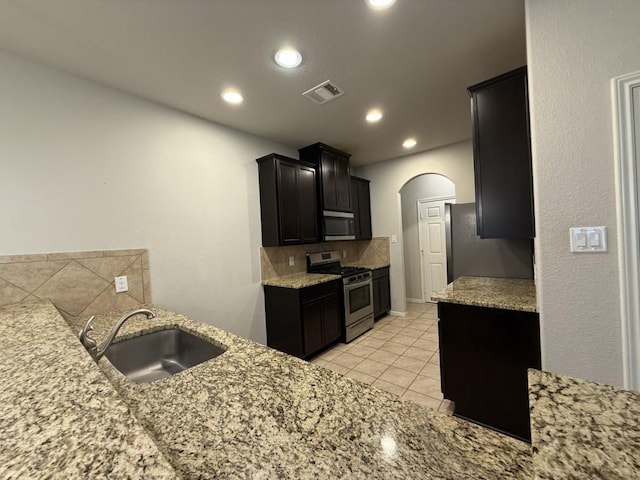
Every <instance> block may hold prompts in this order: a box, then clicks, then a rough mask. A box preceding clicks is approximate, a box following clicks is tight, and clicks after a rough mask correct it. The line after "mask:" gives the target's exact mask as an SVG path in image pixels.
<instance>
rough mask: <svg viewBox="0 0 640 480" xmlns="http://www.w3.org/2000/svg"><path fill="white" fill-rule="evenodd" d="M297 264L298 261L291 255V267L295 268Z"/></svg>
mask: <svg viewBox="0 0 640 480" xmlns="http://www.w3.org/2000/svg"><path fill="white" fill-rule="evenodd" d="M295 264H296V259H295V257H294V256H293V255H289V266H290V267H293V266H294V265H295Z"/></svg>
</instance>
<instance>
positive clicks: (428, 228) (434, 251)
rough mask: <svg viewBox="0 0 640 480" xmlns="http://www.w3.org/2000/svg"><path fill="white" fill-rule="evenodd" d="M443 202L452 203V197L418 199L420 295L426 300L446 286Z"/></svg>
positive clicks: (429, 300) (429, 299)
mask: <svg viewBox="0 0 640 480" xmlns="http://www.w3.org/2000/svg"><path fill="white" fill-rule="evenodd" d="M445 202H449V203H453V202H454V199H453V198H444V199H439V200H418V223H419V225H420V228H419V231H420V254H421V257H422V258H421V262H422V295H423V300H424V301H426V302H431V296H432V295H433V294H435V293H436V292H439V291H441V290H442V289H443V288H444V287H446V286H447V248H446V245H447V244H446V240H445V226H444V204H445Z"/></svg>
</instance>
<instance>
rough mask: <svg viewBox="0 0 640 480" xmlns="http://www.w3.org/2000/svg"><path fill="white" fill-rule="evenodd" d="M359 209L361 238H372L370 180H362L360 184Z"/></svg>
mask: <svg viewBox="0 0 640 480" xmlns="http://www.w3.org/2000/svg"><path fill="white" fill-rule="evenodd" d="M358 210H359V212H358V213H359V223H360V238H362V239H365V240H370V239H371V237H372V232H371V196H370V194H369V182H360V184H359V185H358Z"/></svg>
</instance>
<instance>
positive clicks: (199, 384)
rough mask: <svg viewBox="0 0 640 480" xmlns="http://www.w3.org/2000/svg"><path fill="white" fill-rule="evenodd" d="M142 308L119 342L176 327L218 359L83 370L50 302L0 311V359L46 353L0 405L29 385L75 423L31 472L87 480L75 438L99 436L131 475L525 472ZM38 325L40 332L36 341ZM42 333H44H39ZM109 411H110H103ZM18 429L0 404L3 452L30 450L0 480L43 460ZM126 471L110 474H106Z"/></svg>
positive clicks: (321, 377) (481, 448) (402, 412)
mask: <svg viewBox="0 0 640 480" xmlns="http://www.w3.org/2000/svg"><path fill="white" fill-rule="evenodd" d="M151 308H152V309H153V310H154V311H156V312H157V314H158V317H157V318H155V319H152V320H147V319H146V318H144V317H142V316H137V317H134V318H132V319H131V320H129V322H128V323H126V324H125V325H124V326H123V328H122V329H121V331H120V333H119V335H118V338H120V339H125V338H129V337H132V336H137V335H140V334H142V333H145V332H149V331H151V330H157V329H164V328H168V327H173V326H179V327H180V328H182V329H184V330H188V331H189V332H191V333H193V334H195V335H197V336H200V337H203V338H205V339H208V340H209V341H212V342H213V343H216V344H218V345H221V346H223V347H225V348H226V349H227V350H226V352H225V353H224V354H222V355H220V356H219V357H216V358H215V359H213V360H211V361H208V362H205V363H203V364H200V365H198V366H195V367H193V368H191V369H189V370H187V371H184V372H181V373H179V374H177V375H175V376H173V377H170V378H167V379H164V380H160V381H157V382H154V383H147V384H134V383H132V382H130V381H129V380H127V379H126V378H124V377H123V376H122V375H121V374H120V373H119V372H117V371H116V370H115V369H114V367H113V366H112V365H111V364H110V363H109V361H108V360H107V359H106V358H104V357H103V358H102V359H101V360H100V361H99V362H98V365H96V364H95V363H94V362H93V361H92V360H91V358H90V357H89V355H88V353H87V352H86V351H84V348H83V347H82V346H81V345H80V343H79V342H78V341H77V340H76V338H75V334H74V332H75V331H76V330H77V328H78V325H72V327H73V328H72V329H70V328H68V326H67V325H66V323H65V321H64V320H63V319H62V317H60V316H58V315H57V314H56V313H55V309H54V308H53V306H52V305H51V304H48V303H46V302H44V303H36V304H28V305H23V306H19V307H15V308H13V309H12V308H9V309H4V310H1V311H0V321H2V324H3V326H4V332H5V335H4V336H3V337H2V338H0V352H2V353H0V355H1V357H0V358H2V362H3V365H6V364H8V363H9V362H10V361H13V362H17V363H20V362H23V361H26V362H28V361H31V360H32V357H31V356H30V355H32V353H33V352H34V348H33V347H34V346H35V345H40V344H43V345H46V349H47V352H48V357H47V359H46V362H44V363H43V365H41V366H40V368H37V369H29V368H27V367H24V368H25V369H26V370H29V372H30V374H29V376H23V375H11V376H10V378H9V380H10V383H9V384H6V385H5V390H7V391H11V392H13V393H11V394H10V395H9V396H6V395H7V394H6V393H5V394H4V395H5V396H4V397H3V400H4V401H5V402H7V404H12V403H16V401H17V399H18V398H19V397H20V395H21V392H24V391H25V389H26V388H31V390H33V392H32V394H31V398H30V400H29V403H31V404H34V403H36V404H46V403H47V402H51V398H56V397H61V398H64V399H66V402H67V408H66V409H61V410H59V411H57V413H56V415H57V416H56V418H57V419H58V421H59V422H62V423H64V424H68V423H69V422H74V423H73V424H74V425H75V428H76V430H73V431H71V432H70V434H69V441H68V442H67V443H63V444H59V445H57V446H56V449H55V455H56V458H58V459H59V461H58V463H50V464H49V466H47V464H44V465H43V466H42V468H41V470H39V472H40V473H42V474H41V475H37V474H36V475H35V476H37V477H44V476H47V475H49V476H50V477H51V478H70V477H74V476H75V477H79V478H83V477H85V478H89V477H92V475H90V474H88V473H87V474H83V471H84V470H83V468H89V467H88V466H87V465H90V464H91V462H92V461H93V460H94V458H95V455H93V454H92V455H89V456H86V451H87V446H86V445H85V444H84V443H83V441H82V440H83V438H86V436H88V435H91V436H92V438H93V439H96V440H95V442H90V443H89V445H93V444H94V443H98V444H100V443H101V442H102V441H103V439H104V438H105V437H108V436H109V435H111V436H113V437H114V438H115V439H117V440H120V441H126V442H127V443H125V445H124V446H120V444H119V443H117V442H115V443H104V444H103V445H102V447H101V448H102V449H101V450H100V452H101V453H102V454H103V455H106V456H108V455H111V456H112V457H115V456H117V455H123V456H126V455H129V456H132V457H133V458H134V459H135V462H133V465H132V468H138V470H137V471H136V470H134V471H133V472H130V473H129V474H128V476H129V477H130V478H152V477H153V478H163V475H164V478H180V477H182V478H260V479H272V478H273V479H283V478H292V479H293V478H295V479H300V478H350V479H351V478H367V479H371V478H381V479H382V478H384V479H392V478H397V479H405V478H420V479H436V478H452V479H492V480H493V479H497V478H500V479H529V478H531V476H532V467H531V457H530V449H529V446H528V445H526V444H524V443H522V442H519V441H516V440H513V439H511V438H508V437H505V436H503V435H500V434H497V433H495V432H491V431H488V430H486V429H483V428H481V427H479V426H476V425H473V424H470V423H468V422H464V421H461V420H458V419H455V418H451V417H449V416H447V415H444V414H441V413H438V412H435V411H432V410H430V409H427V408H424V407H421V406H418V405H416V404H413V403H410V402H406V401H403V400H400V399H399V398H398V397H397V396H395V395H393V394H390V393H387V392H383V391H379V390H377V389H375V388H373V387H370V386H368V385H365V384H363V383H360V382H358V381H356V380H352V379H349V378H346V377H343V376H341V375H338V374H335V373H333V372H331V371H330V370H327V369H325V368H322V367H318V366H314V365H311V364H309V363H307V362H305V361H303V360H299V359H297V358H294V357H291V356H288V355H285V354H282V353H280V352H277V351H275V350H272V349H269V348H267V347H264V346H262V345H259V344H256V343H254V342H251V341H249V340H245V339H242V338H239V337H237V336H235V335H232V334H230V333H228V332H225V331H223V330H220V329H218V328H215V327H213V326H211V325H209V324H204V323H197V322H194V321H192V320H190V319H188V318H187V317H185V316H183V315H180V314H176V313H173V312H170V311H167V310H163V309H161V308H157V307H151ZM120 313H122V312H120ZM118 317H119V313H114V314H111V315H103V316H98V318H97V319H96V321H95V323H94V325H95V328H96V331H95V334H96V335H95V336H96V338H98V339H103V338H104V337H105V335H106V332H107V330H108V329H109V328H110V327H111V326H112V325H113V324H114V323H115V321H116V320H117V318H118ZM25 322H29V324H28V326H27V325H25ZM44 327H47V329H48V330H47V331H46V332H45V333H46V334H44V335H43V334H42V331H43V328H44ZM50 331H55V332H57V333H56V334H55V335H53V336H50V335H49V333H51V332H50ZM58 359H65V360H64V361H65V368H63V369H61V368H59V367H58V362H59V360H58ZM76 365H77V367H76ZM45 367H46V368H45ZM101 371H102V373H101ZM103 374H104V375H103ZM107 378H108V379H109V380H110V381H111V383H112V385H113V386H114V387H115V390H114V388H112V386H111V385H110V384H109V382H108V381H107V380H106V379H107ZM87 381H93V382H97V383H98V384H99V385H100V386H101V390H100V393H102V392H106V393H105V394H106V395H108V396H107V397H100V396H99V395H98V392H93V391H91V390H90V389H89V387H88V386H87V384H86V382H87ZM30 385H31V386H33V385H37V388H32V387H29V386H30ZM61 385H64V386H65V387H64V389H62V388H61ZM116 391H117V392H118V394H119V398H118V395H116ZM90 393H91V394H92V395H93V394H94V393H95V395H97V396H92V398H95V399H96V400H95V401H94V402H93V403H91V404H90V405H91V406H95V405H101V406H102V408H104V409H106V411H103V412H101V414H100V415H94V416H92V417H91V421H88V422H78V421H77V420H78V417H79V416H81V415H82V414H84V413H85V411H84V410H83V409H82V408H81V405H79V404H78V402H82V401H84V400H87V396H88V395H89V394H90ZM105 399H106V402H105V401H104V400H105ZM111 407H114V408H115V410H114V411H112V412H111V413H109V410H110V409H111ZM21 414H24V413H22V411H21ZM114 415H116V416H117V418H118V422H117V424H118V425H120V426H123V425H126V426H129V428H115V427H114V426H113V424H112V423H110V422H113V418H114V417H113V416H114ZM55 421H56V419H55V418H52V417H51V415H47V414H45V413H43V412H40V414H38V416H37V421H36V423H37V425H38V429H41V430H47V429H51V428H53V427H52V425H55ZM20 425H22V423H21V420H20V418H19V416H18V415H16V414H14V413H12V409H6V408H5V409H3V411H2V413H0V426H1V427H2V431H3V432H7V431H11V432H12V435H13V437H14V440H13V442H14V443H16V444H30V445H31V444H36V447H34V448H32V449H31V450H29V451H24V452H22V453H21V454H20V456H16V455H15V454H9V453H8V451H7V450H6V449H3V451H2V452H1V453H0V461H1V462H2V463H1V466H0V472H2V476H3V477H8V478H11V477H12V476H13V477H18V476H19V474H20V472H29V471H35V472H37V471H38V470H31V469H33V468H34V466H37V465H38V464H39V463H38V462H41V461H42V451H43V450H42V449H43V448H45V447H44V446H43V445H45V446H46V441H44V440H43V442H42V444H43V445H41V444H40V443H38V442H39V440H38V436H37V435H36V432H35V431H34V430H33V429H29V428H21V427H20ZM136 425H137V427H136ZM139 425H142V426H143V427H144V430H142V429H139ZM18 427H20V428H18ZM3 434H4V433H3ZM134 440H136V441H137V443H136V441H134ZM151 440H152V441H151ZM147 450H148V451H147ZM160 452H161V453H160ZM51 454H53V453H51ZM152 460H153V461H155V463H154V464H153V465H154V466H155V465H156V464H157V468H158V471H159V472H160V473H158V474H157V475H155V474H152V473H149V472H151V470H149V468H151V465H149V464H150V463H151V461H152ZM65 462H67V463H73V464H74V465H75V468H76V470H74V471H73V472H74V473H75V475H74V474H64V473H60V472H59V470H57V468H56V465H57V464H62V463H65ZM145 462H147V463H145ZM167 462H168V463H167ZM130 463H132V462H129V463H127V465H129V464H130ZM169 464H170V465H169ZM161 467H162V468H163V470H160V468H161ZM173 469H174V470H175V472H174V471H173ZM103 476H105V475H103ZM125 476H127V475H118V474H112V475H111V478H121V477H125ZM93 477H95V476H93Z"/></svg>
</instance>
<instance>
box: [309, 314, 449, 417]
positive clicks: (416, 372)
mask: <svg viewBox="0 0 640 480" xmlns="http://www.w3.org/2000/svg"><path fill="white" fill-rule="evenodd" d="M407 310H408V313H407V316H406V317H392V316H389V315H387V316H386V317H384V318H382V319H381V320H379V321H377V322H376V324H375V326H374V328H373V329H372V330H369V331H368V332H367V333H365V334H363V335H361V336H360V337H358V338H357V339H356V340H354V341H353V342H351V343H349V344H344V343H340V344H338V345H336V346H335V347H333V348H332V349H330V350H328V351H326V352H324V353H323V354H321V355H319V356H318V357H316V358H314V359H312V360H311V362H312V363H314V364H316V365H321V366H324V367H326V368H330V369H331V370H333V371H335V372H337V373H340V374H343V375H346V376H347V377H351V378H354V379H356V380H360V381H361V382H364V383H368V384H369V385H373V386H374V387H377V388H379V389H381V390H386V391H387V392H391V393H393V394H396V395H399V396H400V397H402V398H403V399H405V400H409V401H412V402H416V403H419V404H421V405H426V406H428V407H431V408H434V409H437V410H440V411H442V412H445V413H449V414H450V413H451V412H452V410H453V404H452V403H451V402H449V401H448V400H443V398H442V392H441V391H440V356H439V352H438V325H437V322H438V317H437V309H436V304H432V303H426V304H417V303H410V304H408V306H407Z"/></svg>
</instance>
